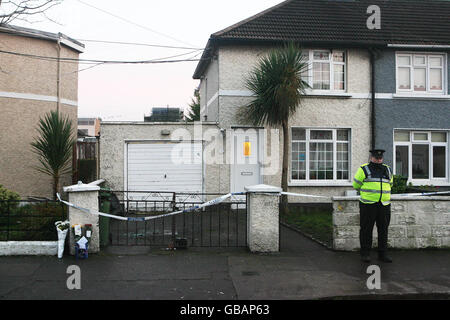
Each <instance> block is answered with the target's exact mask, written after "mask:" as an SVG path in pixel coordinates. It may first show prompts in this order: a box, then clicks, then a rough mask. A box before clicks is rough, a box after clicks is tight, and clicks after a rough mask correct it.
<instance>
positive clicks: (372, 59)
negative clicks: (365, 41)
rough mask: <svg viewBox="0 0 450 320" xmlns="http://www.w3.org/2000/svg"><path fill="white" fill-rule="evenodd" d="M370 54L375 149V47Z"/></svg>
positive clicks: (373, 144) (371, 114) (372, 137)
mask: <svg viewBox="0 0 450 320" xmlns="http://www.w3.org/2000/svg"><path fill="white" fill-rule="evenodd" d="M369 54H370V88H371V96H372V97H371V98H372V99H371V110H370V128H371V131H372V132H371V139H372V141H371V146H372V149H375V123H376V118H375V52H374V50H373V48H370V49H369Z"/></svg>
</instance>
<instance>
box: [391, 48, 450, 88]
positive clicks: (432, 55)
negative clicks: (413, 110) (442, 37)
mask: <svg viewBox="0 0 450 320" xmlns="http://www.w3.org/2000/svg"><path fill="white" fill-rule="evenodd" d="M400 57H409V59H410V64H409V65H400V64H399V58H400ZM416 57H425V64H422V65H419V64H417V65H416V64H415V58H416ZM430 58H440V59H441V60H442V64H441V66H440V67H431V66H430ZM415 67H416V68H417V69H418V68H425V70H426V71H425V77H426V79H425V85H426V88H425V91H415V90H414V69H415ZM399 68H409V73H410V75H409V76H410V79H409V81H410V84H411V86H410V89H400V88H399ZM430 69H441V75H442V79H441V81H442V83H441V85H442V90H432V89H431V86H430V80H431V79H430ZM447 73H448V72H447V54H446V53H441V52H432V53H430V52H402V51H397V52H396V53H395V89H396V93H398V94H402V93H403V94H405V93H406V94H409V95H446V94H447V81H448V80H447V79H448V74H447Z"/></svg>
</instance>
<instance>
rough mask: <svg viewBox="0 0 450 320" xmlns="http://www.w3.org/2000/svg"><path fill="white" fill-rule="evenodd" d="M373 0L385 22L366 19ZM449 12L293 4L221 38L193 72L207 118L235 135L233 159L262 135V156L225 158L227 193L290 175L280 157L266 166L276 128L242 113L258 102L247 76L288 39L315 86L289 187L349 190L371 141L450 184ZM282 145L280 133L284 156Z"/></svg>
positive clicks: (293, 133) (294, 147) (299, 130)
mask: <svg viewBox="0 0 450 320" xmlns="http://www.w3.org/2000/svg"><path fill="white" fill-rule="evenodd" d="M371 5H377V6H378V7H379V8H380V14H381V15H380V17H381V26H380V27H381V28H380V29H369V28H368V26H367V20H368V18H369V17H370V16H371V14H370V13H369V14H368V13H367V9H368V7H369V6H371ZM449 17H450V2H448V1H416V0H408V1H394V0H392V1H380V0H371V1H365V0H362V1H343V0H342V1H339V0H289V1H285V2H282V3H280V4H279V5H277V6H275V7H272V8H270V9H268V10H266V11H263V12H261V13H259V14H257V15H255V16H253V17H250V18H248V19H246V20H244V21H241V22H239V23H237V24H235V25H233V26H230V27H228V28H226V29H224V30H222V31H219V32H216V33H214V34H212V35H211V37H210V39H209V41H208V43H207V45H206V48H205V51H204V54H203V56H202V59H201V61H200V62H199V64H198V65H197V68H196V70H195V73H194V76H193V77H194V79H199V80H200V87H199V88H200V97H201V119H202V120H203V121H207V122H208V123H211V122H212V123H216V124H217V126H218V127H220V128H221V129H223V131H224V132H226V134H227V135H229V137H228V138H229V139H230V140H231V151H232V152H234V155H236V154H239V153H241V152H245V151H243V150H246V148H245V145H244V144H246V143H247V144H249V143H252V142H253V143H252V148H253V152H254V154H255V156H256V157H258V160H259V166H257V167H253V168H249V167H248V166H247V167H246V166H245V165H240V164H223V165H221V166H220V176H218V177H217V179H216V180H217V181H216V183H217V184H218V185H219V187H218V188H219V189H220V191H221V192H228V191H241V189H242V188H243V185H248V184H258V183H266V184H271V185H278V186H279V185H280V183H281V164H280V169H279V171H278V172H277V173H276V174H270V175H268V174H264V164H263V163H264V161H263V160H264V159H263V158H264V157H267V154H268V153H267V151H268V150H269V149H270V146H269V144H270V142H267V141H270V139H267V137H265V138H266V139H264V137H263V136H264V135H268V134H269V133H267V131H264V130H254V129H255V128H250V127H249V126H248V124H245V123H240V122H239V119H238V117H236V114H237V111H238V110H239V109H240V108H242V107H243V106H245V105H246V104H247V103H248V102H249V101H251V99H252V98H251V92H250V91H248V90H247V89H246V87H245V85H244V81H245V78H246V77H247V75H248V74H249V72H250V71H251V70H252V68H253V67H254V66H255V65H256V64H257V62H258V60H259V59H260V57H262V56H263V55H264V54H266V53H267V52H268V51H269V50H271V49H273V48H275V47H277V46H280V45H282V44H283V43H285V42H287V41H294V42H296V43H297V44H299V45H300V46H301V47H302V48H303V51H304V54H305V55H306V56H307V58H308V61H309V70H308V71H307V72H305V73H304V74H303V75H302V76H304V77H305V79H307V81H308V83H309V85H310V86H311V89H310V90H308V93H307V95H306V96H305V97H304V100H303V103H302V104H301V106H300V107H299V108H298V111H297V113H296V114H295V115H294V116H293V117H292V118H291V119H290V121H289V127H290V136H289V141H290V143H289V148H290V152H289V154H288V155H285V156H288V157H289V159H290V161H289V175H288V176H289V191H291V192H303V193H305V192H307V193H313V194H317V195H328V196H329V195H343V194H344V192H345V191H346V190H351V189H352V188H351V180H352V176H353V175H354V173H355V172H356V170H357V168H358V167H359V166H360V165H361V164H362V163H365V162H367V160H368V154H369V150H370V149H371V147H376V148H383V149H385V150H386V155H385V162H386V163H388V164H389V165H391V166H392V167H393V168H394V170H395V172H396V173H397V174H401V175H404V176H406V177H408V181H409V182H412V183H413V184H416V185H424V184H432V185H435V186H449V185H450V180H449V179H450V174H449V167H450V166H449V159H450V156H449V152H450V151H449V150H450V146H449V141H450V95H449V90H450V85H449V80H448V75H449V65H450V61H449V51H450V19H449ZM256 129H261V128H256ZM266 129H268V128H266ZM282 141H283V140H282V138H281V131H280V139H279V143H280V147H279V152H280V155H281V151H282V146H281V144H282ZM241 144H243V145H241ZM255 148H257V150H255ZM312 200H313V199H303V200H300V201H312ZM295 201H299V199H295Z"/></svg>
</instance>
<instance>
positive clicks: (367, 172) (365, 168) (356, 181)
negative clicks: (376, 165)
mask: <svg viewBox="0 0 450 320" xmlns="http://www.w3.org/2000/svg"><path fill="white" fill-rule="evenodd" d="M382 166H383V167H382V168H383V169H384V170H376V171H374V170H373V167H372V170H371V169H370V168H371V166H370V164H369V163H365V164H363V165H362V166H361V167H359V168H358V171H357V172H356V174H355V177H354V178H353V188H355V189H356V190H359V193H360V196H361V198H360V201H361V202H362V203H367V204H374V203H377V202H381V203H382V204H383V205H384V206H387V205H389V204H390V203H391V187H392V184H393V182H394V177H393V174H392V170H391V168H390V167H389V166H388V165H385V164H383V165H382Z"/></svg>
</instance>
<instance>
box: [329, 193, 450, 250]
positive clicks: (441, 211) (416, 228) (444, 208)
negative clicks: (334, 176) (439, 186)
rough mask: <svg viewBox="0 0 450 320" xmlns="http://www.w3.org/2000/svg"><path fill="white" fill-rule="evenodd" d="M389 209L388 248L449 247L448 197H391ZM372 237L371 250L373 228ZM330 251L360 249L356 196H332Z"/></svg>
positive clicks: (449, 219)
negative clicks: (331, 245)
mask: <svg viewBox="0 0 450 320" xmlns="http://www.w3.org/2000/svg"><path fill="white" fill-rule="evenodd" d="M391 209H392V210H391V223H390V226H389V239H388V246H389V247H391V248H399V249H420V248H450V197H447V196H446V197H441V196H432V197H428V196H416V197H404V196H395V195H393V196H392V204H391ZM373 235H374V236H373V247H374V248H375V247H376V246H377V230H376V226H375V228H374V231H373ZM333 248H334V249H335V250H344V251H353V250H358V249H359V248H360V243H359V197H333Z"/></svg>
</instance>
